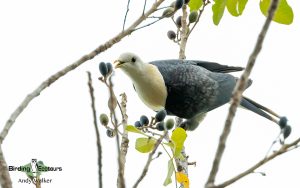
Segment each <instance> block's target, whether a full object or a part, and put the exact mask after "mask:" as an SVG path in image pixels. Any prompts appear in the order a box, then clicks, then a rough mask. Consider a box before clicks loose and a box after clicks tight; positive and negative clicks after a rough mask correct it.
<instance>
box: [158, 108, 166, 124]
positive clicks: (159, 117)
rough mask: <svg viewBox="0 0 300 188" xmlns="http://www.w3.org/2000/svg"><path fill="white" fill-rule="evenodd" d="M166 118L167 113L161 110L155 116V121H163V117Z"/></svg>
mask: <svg viewBox="0 0 300 188" xmlns="http://www.w3.org/2000/svg"><path fill="white" fill-rule="evenodd" d="M166 116H167V111H165V110H161V111H158V112H157V113H156V115H155V119H156V121H157V122H158V121H163V120H164V119H165V117H166Z"/></svg>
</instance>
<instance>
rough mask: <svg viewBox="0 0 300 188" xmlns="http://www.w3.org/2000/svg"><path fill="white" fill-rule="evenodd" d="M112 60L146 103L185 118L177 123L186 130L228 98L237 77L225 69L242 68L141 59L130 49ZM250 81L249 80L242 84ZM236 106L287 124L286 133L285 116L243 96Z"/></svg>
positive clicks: (148, 105) (192, 128)
mask: <svg viewBox="0 0 300 188" xmlns="http://www.w3.org/2000/svg"><path fill="white" fill-rule="evenodd" d="M113 64H114V67H115V69H121V70H122V71H123V72H124V73H125V74H126V75H127V76H128V77H129V78H130V79H131V81H132V83H133V87H134V89H135V91H136V92H137V94H138V96H139V98H140V99H141V101H142V102H143V103H144V104H145V105H146V106H147V107H149V108H150V109H152V110H154V111H156V112H157V111H160V110H166V112H167V114H168V115H173V116H177V117H180V118H183V119H186V120H185V121H183V122H182V123H181V125H180V126H181V127H182V128H184V129H185V130H190V131H193V130H195V129H196V128H197V127H198V125H199V124H200V122H201V121H202V120H203V119H204V117H205V115H206V113H207V112H209V111H211V110H214V109H216V108H218V107H220V106H222V105H224V104H226V103H228V102H230V100H231V96H232V93H233V90H234V88H235V86H236V83H237V81H238V78H236V77H234V76H233V75H231V74H229V73H231V72H237V71H242V70H243V69H244V68H242V67H235V66H227V65H221V64H219V63H215V62H208V61H200V60H181V59H168V60H156V61H152V62H149V63H145V62H143V60H142V59H141V58H140V57H139V56H138V55H136V54H134V53H131V52H126V53H122V54H121V55H120V56H119V57H118V58H117V60H115V61H114V63H113ZM251 84H252V81H251V80H249V81H248V83H247V87H246V88H248V87H250V85H251ZM240 106H241V107H243V108H245V109H247V110H250V111H252V112H254V113H256V114H258V115H260V116H262V117H264V118H266V119H268V120H271V121H273V122H275V123H276V124H278V125H279V126H280V128H281V129H284V128H286V127H287V129H288V130H287V133H286V134H287V136H288V135H289V134H290V132H291V127H290V126H288V125H287V118H286V117H284V116H279V115H277V114H276V113H274V112H273V111H271V110H269V109H268V108H266V107H264V106H262V105H260V104H259V103H257V102H255V101H253V100H251V99H249V98H247V97H245V96H243V97H242V99H241V102H240ZM274 116H275V117H277V118H279V120H277V119H276V118H275V117H274Z"/></svg>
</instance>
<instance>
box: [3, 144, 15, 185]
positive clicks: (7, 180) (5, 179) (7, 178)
mask: <svg viewBox="0 0 300 188" xmlns="http://www.w3.org/2000/svg"><path fill="white" fill-rule="evenodd" d="M0 185H1V187H2V188H12V182H11V179H10V176H9V173H8V168H7V164H6V162H5V159H4V155H3V151H2V146H1V145H0Z"/></svg>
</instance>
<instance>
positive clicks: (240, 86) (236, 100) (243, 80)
mask: <svg viewBox="0 0 300 188" xmlns="http://www.w3.org/2000/svg"><path fill="white" fill-rule="evenodd" d="M277 5H278V0H273V1H272V4H271V6H270V8H269V14H268V17H267V19H266V21H265V23H264V25H263V27H262V30H261V32H260V34H259V36H258V39H257V42H256V45H255V47H254V50H253V52H252V54H251V55H250V57H249V60H248V63H247V66H246V68H245V70H244V72H243V74H242V76H241V77H240V79H239V81H238V83H237V85H236V88H235V89H234V92H233V97H232V103H231V105H230V108H229V113H228V116H227V119H226V121H225V125H224V129H223V132H222V134H221V136H220V140H219V145H218V149H217V152H216V155H215V158H214V162H213V166H212V169H211V171H210V175H209V177H208V180H207V183H206V187H213V185H214V183H215V178H216V175H217V172H218V170H219V166H220V162H221V159H222V156H223V153H224V150H225V145H226V140H227V138H228V135H229V133H230V130H231V125H232V121H233V118H234V116H235V113H236V110H237V107H238V105H239V104H240V101H241V98H242V93H243V91H244V90H245V87H246V85H247V81H248V78H249V75H250V73H251V71H252V69H253V66H254V64H255V61H256V58H257V56H258V54H259V52H260V51H261V49H262V44H263V41H264V38H265V36H266V33H267V31H268V28H269V26H270V23H271V21H272V18H273V15H274V12H275V10H276V8H277Z"/></svg>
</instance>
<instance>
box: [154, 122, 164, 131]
mask: <svg viewBox="0 0 300 188" xmlns="http://www.w3.org/2000/svg"><path fill="white" fill-rule="evenodd" d="M156 129H157V130H159V131H164V130H165V123H164V122H163V121H161V122H159V123H157V124H156Z"/></svg>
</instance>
